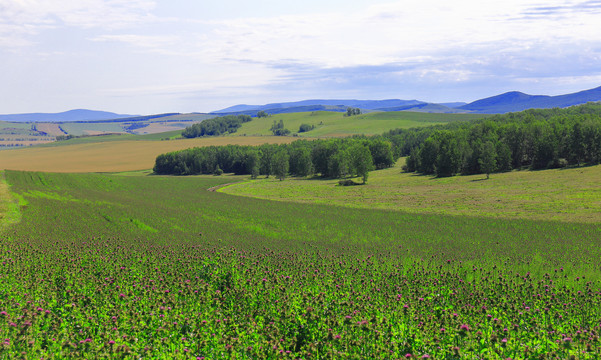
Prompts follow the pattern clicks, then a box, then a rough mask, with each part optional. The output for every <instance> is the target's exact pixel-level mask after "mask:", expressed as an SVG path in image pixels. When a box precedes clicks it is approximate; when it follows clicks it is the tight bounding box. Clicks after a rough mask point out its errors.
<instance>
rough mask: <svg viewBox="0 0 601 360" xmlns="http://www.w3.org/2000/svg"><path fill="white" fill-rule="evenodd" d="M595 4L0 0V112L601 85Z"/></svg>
mask: <svg viewBox="0 0 601 360" xmlns="http://www.w3.org/2000/svg"><path fill="white" fill-rule="evenodd" d="M599 19H601V0H590V1H567V0H546V1H530V0H525V1H518V0H505V1H496V0H495V1H491V0H479V1H472V0H469V1H468V0H456V1H452V2H449V1H435V0H406V1H390V0H389V1H379V0H370V1H364V0H354V1H353V0H346V1H343V0H321V1H317V0H303V1H288V0H277V1H276V0H254V1H248V0H220V1H198V0H185V1H184V0H78V1H72V0H0V67H1V69H2V71H0V113H3V114H7V113H20V112H58V111H64V110H68V109H73V108H88V109H96V110H107V111H114V112H118V113H129V114H150V113H160V112H194V111H198V112H203V111H211V110H217V109H220V108H224V107H227V106H230V105H235V104H239V103H246V104H264V103H269V102H279V101H294V100H303V99H315V98H338V99H342V98H356V99H387V98H399V99H407V100H409V99H419V100H424V101H433V102H449V101H473V100H476V99H479V98H483V97H487V96H492V95H496V94H499V93H502V92H505V91H511V90H519V91H523V92H527V93H530V94H545V95H557V94H562V93H569V92H575V91H579V90H585V89H589V88H594V87H597V86H601V37H600V36H599V34H601V21H599Z"/></svg>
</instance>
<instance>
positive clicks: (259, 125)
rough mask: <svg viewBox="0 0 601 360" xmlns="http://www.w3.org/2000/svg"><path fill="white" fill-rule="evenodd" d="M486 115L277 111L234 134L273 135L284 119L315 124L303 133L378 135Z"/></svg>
mask: <svg viewBox="0 0 601 360" xmlns="http://www.w3.org/2000/svg"><path fill="white" fill-rule="evenodd" d="M485 116H487V115H475V114H430V113H418V112H408V111H396V112H373V113H369V114H363V115H356V116H350V117H347V116H344V114H343V113H337V112H326V111H314V112H304V113H293V114H277V115H271V116H269V117H265V118H253V120H252V121H251V122H248V123H244V124H243V125H242V127H241V128H240V129H238V132H236V133H234V134H233V135H244V134H246V135H270V134H271V131H270V130H269V129H270V128H271V125H272V124H273V121H274V120H275V121H276V122H279V121H280V120H283V121H284V126H285V127H286V128H287V129H289V130H290V131H291V132H292V133H295V132H297V131H298V129H299V127H300V125H301V124H308V125H315V127H316V128H315V129H313V130H311V131H309V132H305V133H301V134H299V135H300V136H309V137H322V136H349V135H355V134H365V135H376V134H382V133H384V132H386V131H389V130H392V129H396V128H412V127H421V126H430V125H436V124H446V123H449V122H452V121H461V120H474V119H481V118H483V117H485Z"/></svg>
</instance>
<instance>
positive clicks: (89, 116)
mask: <svg viewBox="0 0 601 360" xmlns="http://www.w3.org/2000/svg"><path fill="white" fill-rule="evenodd" d="M133 116H136V115H122V114H115V113H112V112H108V111H96V110H86V109H75V110H69V111H64V112H60V113H28V114H9V115H0V120H2V121H11V122H62V121H97V120H110V119H122V118H128V117H133Z"/></svg>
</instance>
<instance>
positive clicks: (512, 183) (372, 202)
mask: <svg viewBox="0 0 601 360" xmlns="http://www.w3.org/2000/svg"><path fill="white" fill-rule="evenodd" d="M403 163H404V160H403V159H401V160H399V162H398V163H397V165H396V166H395V167H392V168H389V169H383V170H378V171H372V172H371V173H370V176H369V181H368V183H367V184H366V185H364V186H352V187H342V186H337V185H338V180H337V179H311V180H307V179H299V178H296V179H295V178H293V179H289V180H287V181H285V182H282V181H278V180H277V179H274V178H270V179H257V180H253V181H246V182H243V183H240V184H236V185H232V186H228V187H226V188H223V189H221V190H220V191H222V192H225V193H228V194H233V195H241V196H249V197H257V198H262V199H271V200H280V201H292V202H302V203H321V204H333V205H338V206H346V207H355V208H367V209H388V210H400V211H406V212H411V213H429V214H441V215H443V214H447V215H468V216H483V217H492V218H495V217H502V218H527V219H538V220H557V221H569V222H588V223H601V183H600V182H599V179H601V166H591V167H582V168H569V169H553V170H543V171H536V172H533V171H513V172H508V173H499V174H494V175H493V176H491V178H490V179H489V180H486V175H470V176H454V177H447V178H436V177H433V176H422V175H416V174H414V173H403V172H402V171H401V165H402V164H403ZM576 178H577V179H578V181H575V180H574V179H576Z"/></svg>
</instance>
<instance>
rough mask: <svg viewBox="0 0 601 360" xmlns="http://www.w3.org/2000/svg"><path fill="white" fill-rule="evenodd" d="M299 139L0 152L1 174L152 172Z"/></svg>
mask: <svg viewBox="0 0 601 360" xmlns="http://www.w3.org/2000/svg"><path fill="white" fill-rule="evenodd" d="M294 140H297V138H293V137H279V136H257V137H253V136H236V137H214V138H196V139H182V140H170V141H142V140H133V141H132V140H130V141H112V142H99V143H90V144H76V145H64V146H56V147H31V148H25V149H16V150H2V151H0V170H2V169H5V170H25V171H45V172H118V171H131V170H145V169H152V167H153V166H154V161H155V159H156V157H157V156H158V155H160V154H163V153H166V152H170V151H176V150H183V149H188V148H192V147H202V146H212V145H215V146H218V145H228V144H237V145H261V144H265V143H270V144H282V143H290V142H292V141H294Z"/></svg>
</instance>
